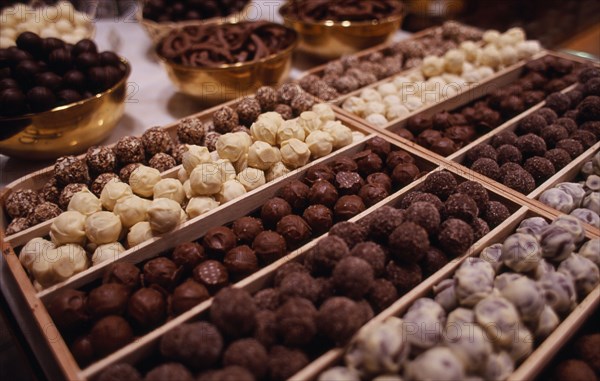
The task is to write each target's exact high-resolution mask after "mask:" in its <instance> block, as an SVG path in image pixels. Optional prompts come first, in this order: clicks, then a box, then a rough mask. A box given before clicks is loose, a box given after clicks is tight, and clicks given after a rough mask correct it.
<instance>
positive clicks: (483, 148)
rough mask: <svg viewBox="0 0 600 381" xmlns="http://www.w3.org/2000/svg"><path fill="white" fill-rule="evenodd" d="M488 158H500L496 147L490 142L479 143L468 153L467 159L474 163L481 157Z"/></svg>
mask: <svg viewBox="0 0 600 381" xmlns="http://www.w3.org/2000/svg"><path fill="white" fill-rule="evenodd" d="M483 157H485V158H488V159H492V160H494V161H496V160H498V153H497V152H496V149H495V148H494V147H492V146H491V145H489V144H479V145H477V146H475V147H473V148H471V149H470V150H469V152H467V155H466V159H467V160H468V161H469V162H470V163H474V162H475V161H476V160H478V159H480V158H483Z"/></svg>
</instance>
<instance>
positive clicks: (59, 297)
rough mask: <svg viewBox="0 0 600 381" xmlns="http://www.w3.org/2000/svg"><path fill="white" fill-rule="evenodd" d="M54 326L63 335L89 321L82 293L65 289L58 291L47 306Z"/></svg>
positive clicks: (84, 297) (84, 296)
mask: <svg viewBox="0 0 600 381" xmlns="http://www.w3.org/2000/svg"><path fill="white" fill-rule="evenodd" d="M47 309H48V313H49V314H50V316H51V317H52V320H53V321H54V324H56V326H57V327H58V329H60V330H61V332H63V333H68V332H73V331H77V330H78V329H80V328H81V327H83V326H84V325H85V323H87V322H88V320H89V318H90V317H89V314H88V311H87V309H86V295H85V293H84V292H81V291H77V290H73V289H70V288H65V289H62V290H59V291H58V292H57V293H56V294H55V295H54V296H53V297H52V298H51V300H50V302H49V303H48V305H47Z"/></svg>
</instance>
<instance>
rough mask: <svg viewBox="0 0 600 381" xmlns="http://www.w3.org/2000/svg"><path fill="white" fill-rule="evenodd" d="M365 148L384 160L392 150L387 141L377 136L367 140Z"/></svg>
mask: <svg viewBox="0 0 600 381" xmlns="http://www.w3.org/2000/svg"><path fill="white" fill-rule="evenodd" d="M365 146H366V148H367V149H368V150H371V151H372V152H373V153H375V154H377V155H379V157H381V158H382V159H385V158H386V157H387V155H388V154H389V153H390V151H391V150H392V145H391V144H390V143H389V142H388V141H387V140H385V139H384V138H381V137H379V136H376V137H374V138H373V139H371V140H369V141H368V142H367V143H366V144H365Z"/></svg>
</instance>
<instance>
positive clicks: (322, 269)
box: [305, 235, 350, 275]
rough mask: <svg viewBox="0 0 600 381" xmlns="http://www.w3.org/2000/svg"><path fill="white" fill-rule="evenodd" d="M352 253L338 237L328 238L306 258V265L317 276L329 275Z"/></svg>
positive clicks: (316, 246) (321, 241) (322, 240)
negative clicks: (340, 261)
mask: <svg viewBox="0 0 600 381" xmlns="http://www.w3.org/2000/svg"><path fill="white" fill-rule="evenodd" d="M349 254H350V251H349V250H348V245H346V242H345V241H344V240H343V239H342V238H340V237H337V236H333V235H330V236H327V237H325V238H323V239H321V240H320V241H319V242H317V244H316V245H315V247H314V248H313V249H312V250H310V251H309V252H308V253H307V255H306V257H305V265H306V266H307V267H308V268H310V269H311V272H312V273H313V274H315V275H317V274H323V275H327V274H330V273H331V270H333V268H334V267H335V265H336V264H337V262H339V260H340V259H342V258H344V257H346V256H348V255H349Z"/></svg>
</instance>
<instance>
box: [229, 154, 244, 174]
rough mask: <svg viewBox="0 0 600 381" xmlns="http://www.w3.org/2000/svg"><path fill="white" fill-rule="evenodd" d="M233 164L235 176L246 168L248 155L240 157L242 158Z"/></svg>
mask: <svg viewBox="0 0 600 381" xmlns="http://www.w3.org/2000/svg"><path fill="white" fill-rule="evenodd" d="M231 164H233V168H234V169H235V173H236V176H237V174H238V173H240V172H242V171H243V170H244V169H246V168H248V155H244V156H242V158H241V159H240V160H238V161H236V162H235V163H231ZM234 178H235V177H234Z"/></svg>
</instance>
